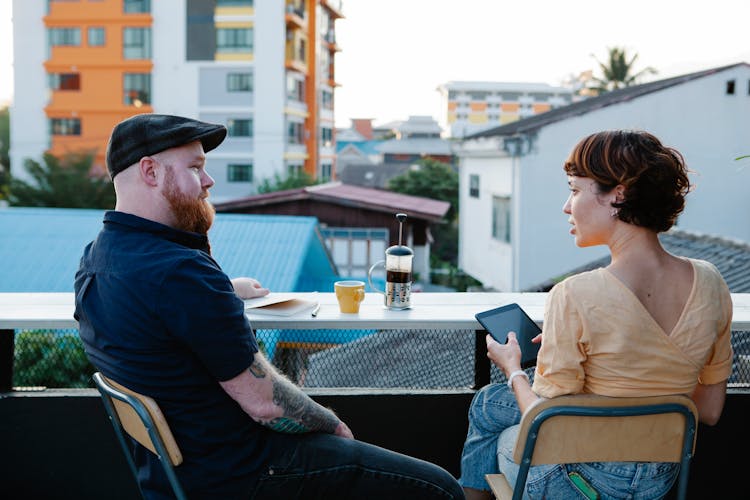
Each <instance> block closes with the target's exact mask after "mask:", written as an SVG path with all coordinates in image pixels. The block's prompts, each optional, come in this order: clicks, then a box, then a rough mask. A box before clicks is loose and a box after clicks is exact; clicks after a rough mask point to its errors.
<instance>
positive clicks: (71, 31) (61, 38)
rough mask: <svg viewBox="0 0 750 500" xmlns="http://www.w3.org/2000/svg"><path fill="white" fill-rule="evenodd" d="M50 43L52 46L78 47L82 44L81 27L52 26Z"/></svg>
mask: <svg viewBox="0 0 750 500" xmlns="http://www.w3.org/2000/svg"><path fill="white" fill-rule="evenodd" d="M49 44H50V46H51V47H66V46H67V47H78V46H80V45H81V29H80V28H50V30H49Z"/></svg>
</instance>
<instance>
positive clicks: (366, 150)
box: [336, 139, 384, 156]
mask: <svg viewBox="0 0 750 500" xmlns="http://www.w3.org/2000/svg"><path fill="white" fill-rule="evenodd" d="M383 142H384V141H383V140H379V139H373V140H370V141H336V153H341V152H342V151H343V150H345V149H348V148H356V149H358V150H359V151H360V152H361V153H362V154H364V155H368V156H377V155H379V154H380V152H379V151H378V150H377V147H378V146H379V145H380V144H382V143H383Z"/></svg>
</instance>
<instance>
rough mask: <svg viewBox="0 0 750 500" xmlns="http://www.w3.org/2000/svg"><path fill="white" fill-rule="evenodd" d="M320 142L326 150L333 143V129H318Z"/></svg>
mask: <svg viewBox="0 0 750 500" xmlns="http://www.w3.org/2000/svg"><path fill="white" fill-rule="evenodd" d="M320 142H322V143H323V145H324V146H325V147H327V148H330V147H331V144H332V143H333V129H332V128H329V127H320Z"/></svg>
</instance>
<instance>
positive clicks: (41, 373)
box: [13, 330, 95, 388]
mask: <svg viewBox="0 0 750 500" xmlns="http://www.w3.org/2000/svg"><path fill="white" fill-rule="evenodd" d="M13 371H14V379H13V385H14V386H19V387H30V386H44V387H55V388H61V387H74V388H75V387H79V388H82V387H93V382H92V380H91V376H92V375H93V374H94V371H95V369H94V367H93V366H92V365H91V363H90V362H89V360H88V358H87V357H86V353H85V352H84V350H83V344H82V343H81V339H80V338H79V337H78V334H77V333H60V332H50V331H44V330H25V331H22V332H20V333H18V334H17V335H16V341H15V360H14V370H13Z"/></svg>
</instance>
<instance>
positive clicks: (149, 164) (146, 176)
mask: <svg viewBox="0 0 750 500" xmlns="http://www.w3.org/2000/svg"><path fill="white" fill-rule="evenodd" d="M157 168H158V163H157V162H156V160H154V159H153V158H151V157H150V156H144V157H143V158H141V160H140V161H139V162H138V174H139V175H140V177H141V179H142V180H143V182H145V183H146V185H148V186H152V187H156V186H158V185H159V179H158V174H157Z"/></svg>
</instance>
